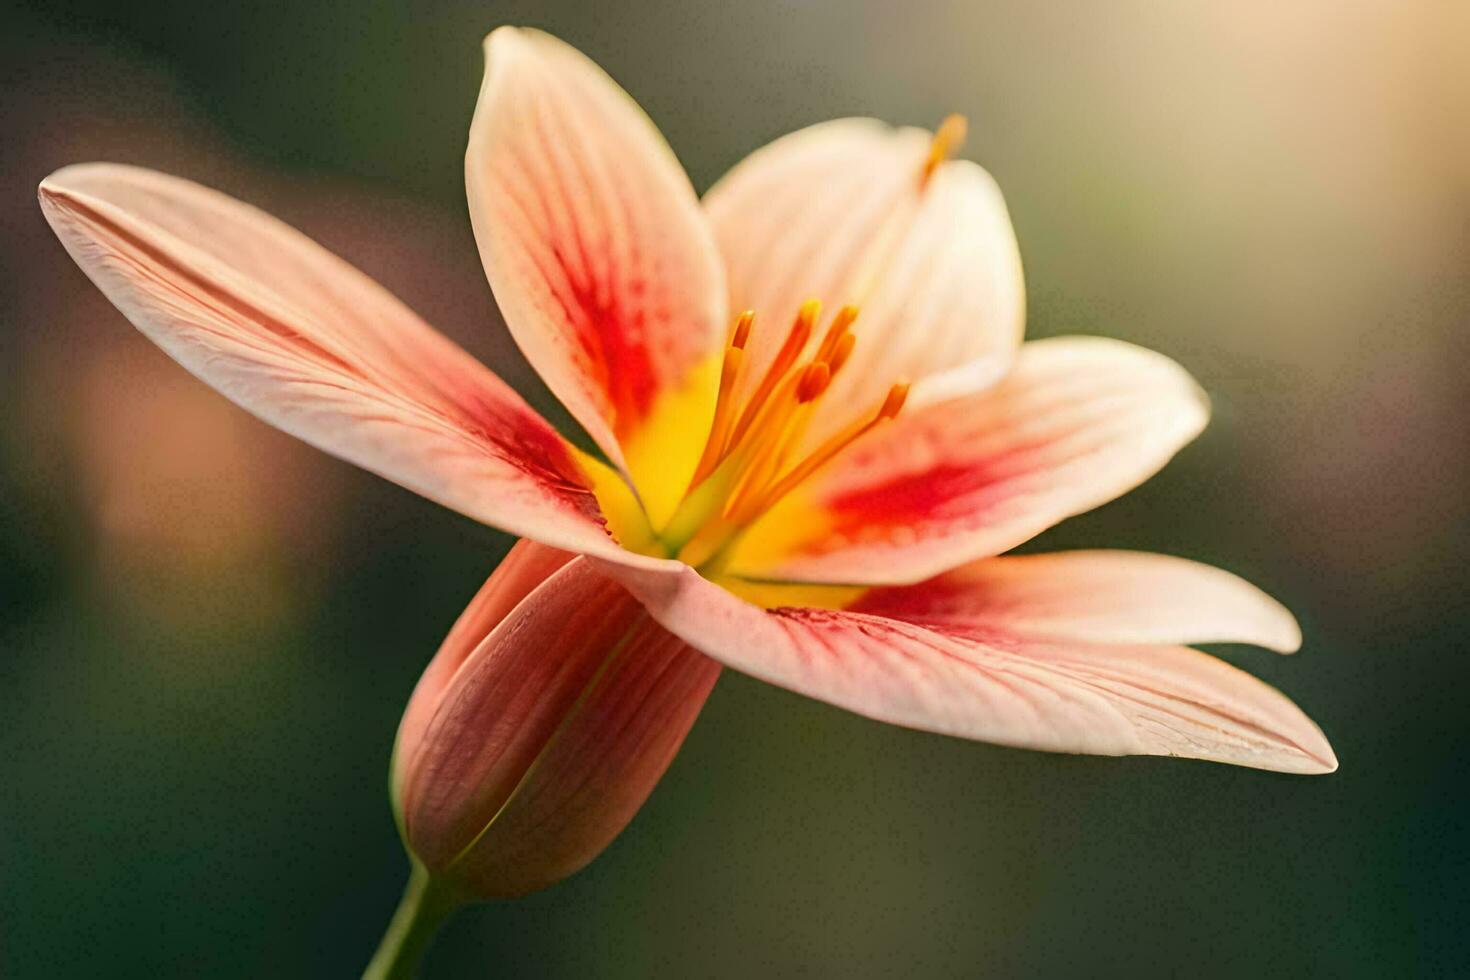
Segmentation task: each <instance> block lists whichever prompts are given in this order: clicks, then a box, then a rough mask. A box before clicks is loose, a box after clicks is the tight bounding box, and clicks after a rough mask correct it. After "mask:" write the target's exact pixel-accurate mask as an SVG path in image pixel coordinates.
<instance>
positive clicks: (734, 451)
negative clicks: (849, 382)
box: [657, 300, 909, 572]
mask: <svg viewBox="0 0 1470 980" xmlns="http://www.w3.org/2000/svg"><path fill="white" fill-rule="evenodd" d="M820 314H821V304H820V303H819V302H817V301H816V300H808V301H807V302H805V303H803V304H802V305H801V308H800V310H798V311H797V314H796V319H795V320H794V321H793V323H792V325H791V329H790V331H789V332H788V333H787V335H786V339H785V341H784V342H783V343H782V345H781V348H780V350H779V351H778V352H777V353H776V356H775V359H774V360H773V361H772V362H771V365H770V367H769V368H767V369H766V371H765V373H764V374H763V375H762V376H761V379H760V382H759V383H758V384H757V385H756V386H755V389H754V390H753V391H752V393H751V395H750V396H749V398H747V399H745V400H744V403H743V404H741V403H740V399H739V397H738V394H737V393H738V391H739V389H740V387H741V382H742V377H743V374H744V371H745V367H746V363H745V361H746V351H745V346H746V343H747V342H748V341H749V339H750V332H751V328H752V326H753V325H754V322H755V314H754V313H753V312H750V311H747V312H745V313H742V314H740V316H738V317H736V318H735V322H734V324H733V325H732V326H731V328H730V335H729V339H728V341H727V345H726V347H725V356H724V361H723V363H722V364H721V368H720V387H719V395H718V397H717V399H716V402H715V413H714V419H713V421H712V423H711V425H710V431H709V437H708V439H707V440H706V442H705V446H704V452H703V454H702V455H701V456H700V459H699V463H698V464H697V465H696V466H695V469H694V475H693V477H692V478H691V479H690V481H689V486H688V488H687V489H686V490H685V492H684V497H683V500H682V501H681V502H680V503H679V506H678V507H677V508H676V509H675V511H674V514H673V516H672V517H671V518H670V519H669V521H668V522H667V524H665V525H664V527H663V528H662V529H660V530H659V531H658V532H657V537H658V539H659V541H661V542H662V543H663V546H664V548H665V549H666V550H667V552H668V553H669V554H670V555H673V556H675V557H678V558H679V559H680V560H682V561H684V562H686V563H688V564H690V565H694V566H695V567H697V568H700V569H701V570H703V571H705V572H717V571H718V570H720V569H721V568H723V566H724V564H725V563H726V562H727V561H728V559H729V556H730V552H731V550H732V549H733V546H734V545H735V543H736V542H737V541H738V540H739V538H740V536H741V534H742V533H743V532H744V531H745V530H746V529H747V528H749V527H750V525H751V524H752V523H754V522H755V521H756V520H757V519H758V518H759V517H760V516H761V515H762V514H764V513H766V512H767V511H768V510H770V509H771V508H772V507H773V506H775V505H776V503H777V502H778V501H780V500H781V499H782V498H783V497H785V496H786V495H787V494H788V493H790V492H791V491H792V490H793V489H795V488H796V487H797V486H798V485H799V484H800V483H801V482H802V481H803V480H805V479H806V478H807V477H809V476H811V475H812V474H813V473H815V472H816V471H817V470H818V469H820V468H821V467H822V466H823V465H824V464H826V463H827V462H828V461H829V460H830V459H832V457H833V456H836V455H837V454H838V453H839V452H841V451H842V450H843V449H844V448H846V447H847V446H848V445H849V444H850V443H852V442H853V440H855V439H857V438H858V437H859V436H861V435H863V434H864V433H866V432H867V431H868V430H870V429H872V428H873V427H874V426H876V425H878V424H880V423H881V422H883V421H885V420H887V419H891V418H893V417H894V416H895V415H897V414H898V413H899V411H900V410H901V409H902V408H903V403H904V399H905V398H906V397H907V396H908V390H909V386H908V383H907V382H899V383H897V384H895V385H893V386H892V387H891V388H890V389H889V390H888V394H887V396H886V397H885V398H884V399H883V401H882V402H881V403H880V404H878V405H876V406H874V407H873V408H872V409H871V410H869V411H868V412H865V413H863V414H862V415H860V416H859V417H858V418H857V419H856V420H855V421H853V422H851V423H850V424H848V425H847V426H845V427H843V428H842V429H840V430H839V431H838V432H836V433H835V434H834V435H832V436H831V437H829V438H828V439H826V440H824V441H823V442H822V443H821V444H819V445H818V446H817V447H815V448H814V449H810V450H809V451H806V452H805V453H803V454H802V455H800V456H798V455H797V451H798V449H799V448H800V447H801V444H802V438H803V436H804V435H805V434H806V431H807V428H808V426H809V425H810V423H811V419H812V415H813V413H814V412H815V411H816V407H817V405H818V403H819V402H820V401H821V399H822V396H823V395H824V394H826V392H827V391H828V389H829V388H830V387H831V385H832V379H833V378H835V377H836V376H837V374H838V372H840V371H841V370H842V368H843V366H844V365H845V364H846V363H847V361H848V358H849V357H850V356H851V355H852V349H853V345H854V344H855V343H856V342H857V338H856V337H854V336H853V335H852V333H851V332H850V328H851V327H852V323H853V321H854V320H856V319H857V315H858V310H857V307H855V306H844V307H842V308H841V309H839V310H838V311H837V313H836V314H835V315H833V317H832V320H831V323H830V324H829V325H828V327H827V330H826V333H825V334H824V335H823V337H822V341H821V343H820V344H819V345H818V346H817V349H816V352H815V353H814V354H813V355H812V356H811V358H810V359H808V360H805V361H803V360H802V354H803V353H804V352H805V351H806V349H807V346H808V344H809V342H810V341H811V338H812V336H813V333H814V331H815V329H816V326H817V321H818V318H819V316H820Z"/></svg>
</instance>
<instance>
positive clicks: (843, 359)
mask: <svg viewBox="0 0 1470 980" xmlns="http://www.w3.org/2000/svg"><path fill="white" fill-rule="evenodd" d="M855 346H857V338H856V337H854V336H853V335H852V334H850V333H845V334H843V335H842V339H841V340H839V341H837V346H836V348H834V349H833V351H832V353H830V354H828V355H827V367H828V368H830V369H831V371H832V374H833V375H836V374H837V372H838V371H839V370H840V369H841V368H842V365H844V364H846V363H847V359H848V358H849V357H851V356H852V349H853V347H855Z"/></svg>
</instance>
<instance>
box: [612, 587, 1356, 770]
mask: <svg viewBox="0 0 1470 980" xmlns="http://www.w3.org/2000/svg"><path fill="white" fill-rule="evenodd" d="M599 564H602V565H603V567H604V568H605V569H606V571H607V572H608V574H610V575H613V576H615V577H617V578H618V579H619V580H620V581H622V582H624V583H625V584H626V585H627V586H628V588H629V590H630V591H631V592H632V593H633V594H634V595H635V596H637V597H638V598H639V599H641V600H642V601H643V602H644V603H645V604H646V605H647V607H648V611H649V612H650V613H651V614H652V615H653V617H654V618H655V619H657V620H658V621H659V622H660V623H661V624H662V625H663V626H664V627H665V628H666V629H668V630H669V631H670V632H672V633H674V634H675V635H677V636H679V637H681V638H682V639H684V640H685V641H686V642H688V643H689V644H690V645H692V646H697V647H698V648H699V649H701V650H703V651H704V652H705V653H707V654H709V655H710V656H712V657H714V658H715V659H717V660H719V661H721V662H722V663H724V664H725V665H727V666H729V667H734V668H736V669H737V670H741V671H744V672H745V673H748V674H751V675H753V676H755V677H759V678H761V679H762V680H766V681H769V682H771V683H773V684H778V685H780V686H781V687H785V688H788V689H790V690H792V691H796V692H798V693H801V694H805V695H808V696H810V697H814V698H819V699H821V700H823V701H827V702H830V703H832V704H835V705H838V706H839V707H843V708H847V709H849V710H851V711H855V712H857V713H859V714H862V715H866V716H868V717H871V718H876V719H878V720H880V721H887V722H892V723H894V724H899V725H905V726H909V727H912V728H919V729H923V730H926V731H933V732H939V733H942V734H947V735H958V736H961V737H963V738H973V739H979V740H982V741H987V742H995V743H998V744H1001V745H1012V746H1018V747H1022V748H1033V749H1045V750H1048V751H1054V752H1081V753H1088V754H1095V755H1138V754H1143V755H1170V756H1184V757H1189V758H1196V759H1210V760H1214V761H1217V762H1228V763H1232V764H1235V765H1242V766H1251V767H1254V768H1259V769H1276V770H1281V771H1285V772H1330V771H1331V770H1333V769H1335V768H1336V766H1337V760H1336V758H1335V757H1334V756H1333V754H1332V749H1331V748H1330V747H1329V746H1328V744H1327V741H1326V739H1325V738H1324V737H1323V735H1322V733H1321V731H1320V730H1319V729H1318V728H1317V726H1316V725H1314V724H1313V723H1312V722H1311V720H1310V719H1308V718H1307V717H1306V715H1304V714H1303V713H1302V712H1301V710H1300V709H1298V708H1297V707H1296V706H1295V705H1294V704H1292V703H1291V701H1289V700H1287V698H1286V697H1285V696H1283V695H1282V694H1281V693H1280V692H1279V691H1276V690H1275V689H1273V688H1271V687H1268V686H1267V685H1265V684H1263V683H1261V682H1260V681H1258V680H1256V679H1255V678H1253V677H1251V676H1250V675H1248V674H1245V673H1243V672H1241V671H1239V670H1236V669H1235V668H1233V667H1231V666H1229V665H1228V664H1226V663H1224V662H1222V661H1219V660H1216V659H1215V658H1213V657H1210V656H1207V655H1205V654H1203V653H1200V652H1198V651H1196V650H1190V649H1189V648H1187V647H1174V646H1126V645H1107V646H1090V645H1086V644H1075V643H1051V642H1042V641H1036V640H1029V639H1022V638H1020V637H1017V636H1014V635H1012V634H1009V633H1005V632H1000V631H986V632H981V631H978V630H973V629H960V628H956V627H953V626H943V627H935V628H931V627H925V626H921V625H917V624H913V623H908V622H904V621H902V620H898V619H890V618H887V617H883V616H874V615H867V614H862V613H855V612H845V611H840V610H826V609H812V608H805V607H792V608H778V609H773V610H770V611H767V610H763V609H761V608H759V607H756V606H753V605H750V604H748V603H745V602H742V601H741V600H739V599H737V598H736V597H734V596H733V595H731V594H730V593H728V592H726V591H725V590H724V589H722V588H720V587H719V586H717V585H714V584H712V583H710V582H708V581H706V580H704V579H703V578H700V577H699V575H698V574H697V573H695V572H694V571H693V570H692V569H688V568H684V567H680V566H677V565H675V564H674V563H667V565H666V567H664V568H662V569H653V568H639V569H634V568H630V567H627V566H612V565H607V564H605V563H601V562H599Z"/></svg>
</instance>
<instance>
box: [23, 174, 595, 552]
mask: <svg viewBox="0 0 1470 980" xmlns="http://www.w3.org/2000/svg"><path fill="white" fill-rule="evenodd" d="M40 199H41V207H42V209H43V211H44V212H45V214H46V218H47V220H48V221H49V222H50V223H51V226H52V228H53V229H54V230H55V231H56V234H57V236H58V237H59V238H60V239H61V241H62V244H64V245H65V246H66V248H67V251H69V252H70V253H71V255H72V258H74V259H75V260H76V262H77V264H78V265H80V266H81V267H82V271H84V272H85V273H86V274H87V275H88V276H89V277H90V278H91V279H92V281H93V282H94V283H96V284H97V286H98V287H99V288H100V289H101V290H102V291H103V292H104V293H105V294H106V295H107V297H108V298H109V299H111V300H112V301H113V303H115V304H116V305H117V306H118V308H119V309H120V310H122V312H123V313H124V314H125V315H126V316H127V317H128V319H129V320H131V321H132V322H133V324H134V325H135V326H137V327H138V329H139V330H141V331H142V332H143V333H144V334H145V335H146V336H147V337H148V338H149V339H150V340H152V341H153V342H154V343H156V344H158V346H160V347H161V348H163V349H164V350H165V351H166V352H167V353H168V354H169V355H170V356H171V357H173V358H174V359H175V360H177V361H178V362H179V363H180V364H182V365H183V366H184V367H186V368H188V369H189V371H191V372H192V373H193V374H195V375H196V376H198V377H199V378H201V379H202V380H204V381H205V382H207V383H208V384H210V385H211V386H213V387H214V388H216V389H218V390H219V391H220V392H221V393H223V394H224V395H225V396H226V397H228V398H229V399H230V400H232V401H234V402H235V403H237V404H239V405H241V406H243V407H244V408H246V409H247V410H249V411H250V412H252V413H253V414H255V415H257V416H259V417H260V418H262V419H264V420H265V421H267V422H269V423H271V424H272V425H275V426H277V427H278V428H281V429H284V430H285V431H287V432H289V433H291V434H292V435H295V436H297V437H298V438H301V439H303V440H305V441H306V442H309V443H311V444H312V445H314V446H316V447H318V448H320V449H323V450H326V451H327V452H330V453H332V454H334V455H336V456H340V457H341V458H343V459H346V460H348V461H350V462H353V463H356V464H357V465H359V466H362V467H363V468H365V469H368V470H371V471H373V472H375V473H378V474H379V475H381V476H384V477H386V478H388V479H390V480H393V481H394V482H395V483H398V484H400V485H402V486H405V487H407V488H409V489H411V490H414V491H416V492H418V493H421V494H423V495H424V496H426V497H428V498H430V499H431V500H435V501H438V502H439V503H441V504H444V505H445V506H447V507H451V508H453V509H455V510H457V511H459V512H460V513H463V514H465V515H466V516H469V517H472V518H474V519H476V520H479V521H483V522H484V523H486V524H491V525H493V526H496V527H500V528H503V529H505V530H508V531H511V532H513V533H516V534H522V535H526V536H528V537H533V538H538V539H541V540H544V541H548V542H550V543H552V544H555V545H558V546H561V547H564V548H568V549H575V550H584V551H595V552H601V553H604V554H609V555H616V554H617V553H618V552H619V551H620V549H618V547H617V545H616V544H615V543H614V542H613V541H612V539H611V538H610V537H609V536H608V535H607V533H606V531H605V529H604V527H603V523H602V517H601V514H600V511H599V509H598V506H597V502H596V500H595V499H594V498H593V496H592V494H591V493H590V491H589V490H588V489H587V486H586V478H585V476H584V475H583V472H582V469H581V468H580V466H579V464H578V463H577V461H576V459H575V458H574V455H573V453H574V451H573V450H572V448H571V447H570V446H569V445H568V444H567V443H566V441H565V440H563V439H562V438H561V436H560V435H558V434H557V433H556V431H555V430H554V429H552V428H551V426H550V425H548V424H547V422H546V421H545V420H544V419H542V418H541V416H539V415H537V414H536V412H534V411H533V410H532V409H531V408H530V407H529V406H528V405H526V403H525V402H524V401H522V400H521V398H520V397H519V396H518V395H516V393H515V392H514V391H512V390H511V389H510V388H509V387H508V386H506V385H505V383H504V382H502V381H501V380H500V379H499V378H497V377H496V376H495V375H494V374H492V373H491V372H490V371H489V370H487V369H486V368H485V367H484V366H482V365H481V364H479V363H478V362H477V361H475V360H474V359H473V358H472V357H470V356H469V355H468V354H466V353H465V352H464V351H462V350H461V349H460V348H458V347H456V346H455V345H454V344H453V343H451V342H450V341H449V340H447V339H446V338H444V337H443V336H442V335H440V334H438V333H436V332H435V331H434V330H433V329H431V328H430V327H429V326H427V325H426V324H425V323H424V322H423V321H422V320H420V319H419V318H418V317H417V316H415V315H414V314H413V313H412V312H411V311H410V310H408V308H407V307H405V306H404V305H403V304H402V303H400V302H399V301H398V300H397V299H396V298H394V297H393V296H392V295H390V294H389V293H388V292H387V291H386V290H384V289H383V288H382V287H381V286H379V285H377V284H376V283H374V282H373V281H372V280H371V279H369V278H368V277H366V276H364V275H363V274H362V273H360V272H358V271H357V270H356V269H354V268H352V267H351V266H349V265H348V264H347V263H345V262H343V261H342V260H341V259H339V258H337V257H336V256H334V255H332V254H331V253H329V252H327V251H326V250H325V249H323V248H321V247H320V246H319V245H317V244H316V243H315V242H313V241H311V240H310V239H308V238H306V237H305V236H304V235H302V234H300V233H299V232H297V231H295V230H294V229H292V228H289V227H287V226H286V225H284V224H282V223H280V222H278V221H276V220H275V219H273V218H271V217H269V216H268V215H266V214H263V213H262V212H260V211H257V210H256V209H254V208H251V207H249V206H248V205H245V204H241V203H240V202H238V201H235V200H233V199H231V198H229V197H226V196H225V195H223V194H219V193H217V192H215V191H211V190H208V189H206V188H203V187H200V186H199V185H197V184H194V183H191V182H189V181H186V180H180V179H178V178H176V177H169V176H166V175H164V174H159V173H154V172H152V171H147V170H141V169H138V168H135V167H123V166H117V165H112V164H84V165H79V166H73V167H67V168H65V169H63V170H60V171H58V172H56V173H55V174H53V175H51V176H50V177H48V178H47V179H46V180H45V181H44V182H43V183H42V184H41V188H40Z"/></svg>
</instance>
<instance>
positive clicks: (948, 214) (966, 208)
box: [704, 119, 1025, 440]
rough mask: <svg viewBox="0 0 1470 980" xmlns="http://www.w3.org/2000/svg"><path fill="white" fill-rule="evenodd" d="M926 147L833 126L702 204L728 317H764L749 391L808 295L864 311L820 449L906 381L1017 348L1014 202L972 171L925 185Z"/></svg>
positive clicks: (855, 126)
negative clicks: (737, 313) (716, 248)
mask: <svg viewBox="0 0 1470 980" xmlns="http://www.w3.org/2000/svg"><path fill="white" fill-rule="evenodd" d="M929 143H930V135H929V134H928V133H927V132H925V131H923V130H918V129H912V128H903V129H894V128H892V127H889V126H887V125H885V124H883V123H880V122H877V121H875V120H870V119H839V120H835V121H833V122H827V123H821V124H819V125H816V126H811V127H808V128H807V129H803V130H799V131H798V132H795V133H792V134H790V135H788V136H785V137H783V138H781V139H779V140H776V141H775V142H774V143H772V144H770V145H769V146H766V147H764V148H762V149H760V150H757V151H756V152H755V153H753V154H752V155H751V156H750V157H749V158H747V159H746V160H745V161H743V162H742V163H740V164H739V165H738V166H736V167H735V168H734V169H733V170H732V171H731V172H730V173H729V174H728V175H727V176H726V177H725V178H724V179H723V180H721V181H720V182H719V183H718V184H716V185H715V186H714V187H713V188H712V189H711V190H710V192H709V193H708V194H707V195H705V202H704V203H705V210H706V212H707V213H708V214H709V216H710V221H711V223H712V224H713V226H714V229H715V235H716V238H717V239H718V241H719V244H720V250H721V252H722V254H723V255H724V256H725V262H726V267H727V270H728V279H729V285H730V305H731V308H732V309H746V308H749V309H754V310H755V311H756V313H757V329H756V330H755V332H754V334H753V336H752V339H751V344H750V348H749V366H750V370H749V371H748V372H747V376H746V379H745V385H744V388H743V391H744V392H746V393H748V392H749V391H750V390H751V389H752V388H753V387H754V385H755V383H756V381H755V379H756V378H757V377H758V376H759V374H760V373H761V372H762V371H763V370H764V368H765V367H766V366H767V365H768V364H769V363H770V361H771V359H772V358H773V356H774V352H775V350H776V349H777V348H778V347H779V346H780V344H781V341H782V340H783V339H784V337H785V334H786V331H787V328H788V327H789V325H790V323H791V321H792V319H793V317H794V315H795V312H796V309H797V307H798V306H799V305H800V304H801V303H802V302H803V301H804V300H806V299H809V298H816V299H819V300H821V301H822V302H823V303H824V304H825V306H826V307H827V309H828V310H829V311H830V310H835V309H836V308H837V307H838V306H841V305H843V304H848V303H851V304H857V305H859V306H860V307H861V310H862V312H861V315H860V316H859V317H858V320H857V322H856V323H855V324H854V326H853V333H854V334H855V335H856V337H857V346H856V347H855V349H854V352H853V355H852V360H851V361H850V362H849V363H848V366H847V367H846V368H844V369H843V371H842V373H841V374H840V376H839V377H838V379H837V380H836V381H835V382H834V385H833V390H832V391H831V392H830V393H829V395H828V396H827V397H826V398H825V399H824V406H823V408H822V409H820V410H819V414H818V417H817V419H816V420H815V422H814V425H813V430H812V433H811V439H812V440H816V439H820V438H821V437H822V436H823V435H824V434H826V433H827V432H829V431H830V430H831V429H832V428H833V427H834V426H836V425H839V424H841V422H843V421H845V420H846V419H848V418H850V417H851V416H852V414H853V413H854V412H855V411H857V410H859V409H861V408H862V407H867V406H870V405H876V404H877V403H878V402H880V401H881V400H882V397H883V394H884V393H885V392H886V390H887V389H888V387H889V385H891V384H892V383H893V382H895V381H898V380H900V379H907V380H909V381H919V380H921V379H923V378H925V377H928V376H929V375H931V374H935V373H938V372H945V371H949V370H951V369H953V368H954V367H956V366H957V365H961V364H964V363H966V362H970V361H975V360H984V359H988V358H994V357H996V356H997V355H999V356H1000V357H1002V358H1004V357H1005V356H1007V355H1008V354H1009V353H1010V352H1012V351H1013V350H1014V348H1015V347H1016V345H1017V344H1018V343H1020V340H1021V334H1022V330H1023V326H1024V319H1025V297H1024V288H1023V283H1022V276H1021V262H1020V255H1019V252H1018V249H1017V246H1016V240H1015V234H1014V232H1013V230H1012V228H1011V223H1010V218H1009V215H1008V214H1007V211H1006V206H1005V201H1004V200H1003V198H1002V197H1001V194H1000V191H999V189H998V188H997V187H996V184H995V181H994V180H992V179H991V177H990V175H989V174H987V173H986V172H985V171H984V170H982V169H981V168H980V167H978V166H977V165H975V164H974V163H971V162H969V161H963V160H957V161H950V162H947V163H944V164H941V165H940V166H939V167H938V168H937V169H936V170H935V171H934V172H933V174H932V176H931V177H930V178H929V179H927V180H925V179H923V176H922V175H923V171H924V162H925V160H926V159H927V157H928V154H929ZM816 342H817V341H816V340H814V341H813V343H814V344H815V343H816Z"/></svg>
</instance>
